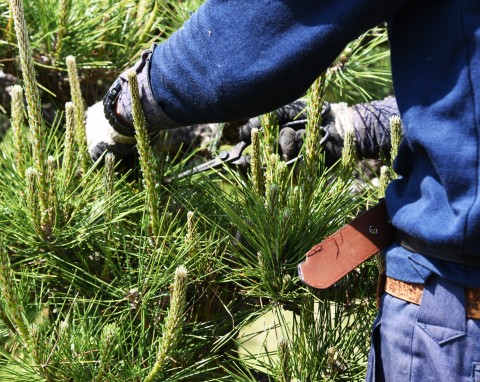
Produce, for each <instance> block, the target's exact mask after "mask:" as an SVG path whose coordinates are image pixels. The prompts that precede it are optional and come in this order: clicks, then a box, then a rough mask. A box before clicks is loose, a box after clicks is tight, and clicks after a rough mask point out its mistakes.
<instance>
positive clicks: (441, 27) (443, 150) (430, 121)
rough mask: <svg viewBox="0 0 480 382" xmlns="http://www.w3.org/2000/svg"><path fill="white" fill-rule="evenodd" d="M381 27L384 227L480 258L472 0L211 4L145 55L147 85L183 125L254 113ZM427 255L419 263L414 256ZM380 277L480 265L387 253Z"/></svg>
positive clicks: (469, 278)
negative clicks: (387, 167)
mask: <svg viewBox="0 0 480 382" xmlns="http://www.w3.org/2000/svg"><path fill="white" fill-rule="evenodd" d="M384 21H388V25H389V39H390V46H391V60H392V73H393V82H394V89H395V95H396V98H397V103H398V107H399V111H400V114H401V117H402V122H403V126H404V130H405V139H404V141H403V143H402V145H401V147H400V150H399V154H398V157H397V160H396V163H395V170H396V171H397V173H398V174H399V175H400V177H399V179H398V180H395V181H393V182H392V183H391V184H390V185H389V187H388V189H387V193H386V200H387V207H388V211H389V215H390V217H391V219H392V223H393V224H394V225H395V226H396V227H397V228H399V229H400V230H402V231H404V232H406V233H408V234H410V235H412V236H414V237H416V238H418V239H419V240H423V241H425V242H427V243H428V244H429V245H430V246H431V247H432V248H448V249H449V250H451V251H454V252H455V253H458V256H464V255H468V256H480V198H479V181H480V170H479V152H480V149H479V142H480V136H479V134H480V132H479V124H480V123H479V118H480V110H479V108H480V1H478V0H412V1H407V0H390V1H384V0H334V1H332V0H310V1H307V0H291V1H287V0H283V1H280V0H247V1H245V0H241V1H240V0H210V1H206V3H205V4H204V5H203V6H202V7H200V9H199V10H198V11H197V12H195V13H194V14H193V15H192V17H191V19H190V20H189V21H187V22H186V23H185V24H184V26H183V27H182V28H181V29H180V30H178V31H177V32H176V33H174V34H173V35H172V36H171V38H169V39H168V40H167V41H166V42H165V43H163V44H161V45H160V46H158V48H157V49H156V50H155V52H154V55H153V59H152V62H151V72H150V73H151V85H152V88H153V93H154V96H155V98H156V100H157V101H158V103H159V105H160V106H161V107H162V108H163V109H164V111H165V112H166V113H167V114H168V115H169V116H170V117H171V118H172V119H174V120H176V121H178V122H181V123H184V124H187V125H188V124H195V123H201V122H220V121H231V120H237V119H243V118H246V117H251V116H254V115H259V114H262V113H265V112H267V111H270V110H273V109H275V108H277V107H279V106H282V105H284V104H286V103H288V102H290V101H292V100H294V99H296V98H298V97H300V96H301V95H302V94H304V92H305V91H306V89H307V88H308V87H309V85H310V84H311V83H312V82H313V81H314V80H315V78H317V77H318V76H319V75H320V74H321V73H322V72H323V71H324V70H325V69H326V68H327V67H328V66H329V65H330V64H331V63H332V62H333V61H334V59H335V58H336V57H337V56H338V54H339V53H340V52H341V50H342V49H343V48H344V47H345V45H346V44H347V43H348V42H350V41H351V40H353V39H354V38H356V37H358V36H359V35H360V34H362V33H363V32H365V31H367V30H368V29H369V28H372V27H374V26H376V25H378V24H379V23H381V22H384ZM423 255H426V256H423ZM386 259H387V274H388V275H390V276H391V277H395V278H399V279H402V280H406V281H417V282H421V281H422V280H424V279H425V278H426V277H428V275H429V274H430V273H431V272H434V273H437V274H440V275H441V276H443V277H445V278H449V279H452V280H454V281H460V282H462V283H465V284H469V285H471V286H480V268H476V267H471V266H464V265H457V264H454V263H451V262H446V261H442V260H438V259H433V258H431V257H428V253H424V254H422V255H420V254H412V253H410V252H408V251H406V250H405V249H403V248H400V247H398V246H393V247H391V248H390V249H388V250H387V251H386Z"/></svg>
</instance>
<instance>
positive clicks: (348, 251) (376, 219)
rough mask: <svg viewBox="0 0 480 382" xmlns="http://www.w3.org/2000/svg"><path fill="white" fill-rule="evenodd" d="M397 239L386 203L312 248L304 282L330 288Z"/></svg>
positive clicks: (302, 274)
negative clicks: (389, 220) (389, 219)
mask: <svg viewBox="0 0 480 382" xmlns="http://www.w3.org/2000/svg"><path fill="white" fill-rule="evenodd" d="M394 239H395V229H394V228H393V226H392V225H391V224H390V223H389V222H388V215H387V208H386V206H385V202H384V201H382V202H380V203H379V204H377V205H376V206H375V207H373V208H371V209H369V210H367V211H366V212H364V213H363V214H361V215H359V216H358V217H357V218H355V219H354V220H353V221H352V222H351V223H350V224H348V225H346V226H345V227H343V228H341V229H340V230H339V231H337V232H335V233H334V234H332V235H330V236H329V237H327V238H326V239H325V240H324V241H322V242H321V243H319V244H317V245H315V246H314V247H313V248H312V249H310V251H308V252H307V255H306V260H305V261H304V262H302V263H300V264H299V265H298V272H299V274H300V279H301V280H302V281H303V282H304V283H305V284H307V285H309V286H311V287H313V288H319V289H325V288H328V287H330V286H332V285H333V284H335V283H336V282H337V281H338V280H340V279H341V278H342V277H343V276H345V275H346V274H347V273H349V272H350V271H352V270H353V269H355V268H356V267H358V266H359V265H360V264H362V263H363V262H364V261H366V260H367V259H369V258H370V257H372V256H373V255H375V254H376V253H378V252H379V251H380V250H382V249H383V248H386V247H388V246H389V245H390V244H392V243H393V241H394Z"/></svg>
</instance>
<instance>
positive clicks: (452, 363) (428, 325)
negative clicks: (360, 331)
mask: <svg viewBox="0 0 480 382" xmlns="http://www.w3.org/2000/svg"><path fill="white" fill-rule="evenodd" d="M367 381H368V382H407V381H412V382H427V381H432V382H433V381H435V382H467V381H468V382H480V320H474V319H469V318H467V317H466V313H465V292H464V288H463V286H461V285H459V284H456V283H452V282H450V281H447V280H445V279H443V278H440V277H439V276H432V277H430V278H429V279H428V280H427V281H426V284H425V289H424V293H423V296H422V301H421V304H420V305H419V306H418V305H415V304H411V303H408V302H406V301H403V300H400V299H398V298H396V297H393V296H391V295H389V294H384V295H383V296H382V301H381V307H380V311H379V314H378V316H377V319H376V320H375V322H374V325H373V331H372V344H371V349H370V354H369V359H368V370H367Z"/></svg>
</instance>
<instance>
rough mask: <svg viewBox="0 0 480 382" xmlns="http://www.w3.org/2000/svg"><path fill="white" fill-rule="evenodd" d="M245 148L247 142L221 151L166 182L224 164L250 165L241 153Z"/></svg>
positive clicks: (248, 160) (217, 167)
mask: <svg viewBox="0 0 480 382" xmlns="http://www.w3.org/2000/svg"><path fill="white" fill-rule="evenodd" d="M247 146H248V143H247V142H244V141H240V142H238V143H237V144H236V145H235V146H234V147H233V148H231V149H230V150H228V151H221V152H220V154H218V156H217V157H216V158H214V159H212V160H210V161H208V162H205V163H202V164H200V165H198V166H195V167H193V168H191V169H190V170H186V171H183V172H181V173H180V174H177V175H175V176H174V177H173V178H167V179H166V182H167V183H170V182H171V181H172V180H173V179H182V178H185V177H187V176H192V175H195V174H199V173H202V172H204V171H209V170H215V169H219V168H222V167H223V166H224V165H225V164H228V165H234V166H235V165H236V166H244V167H246V166H247V165H248V164H249V163H250V157H248V156H245V155H242V153H243V151H244V150H245V148H246V147H247Z"/></svg>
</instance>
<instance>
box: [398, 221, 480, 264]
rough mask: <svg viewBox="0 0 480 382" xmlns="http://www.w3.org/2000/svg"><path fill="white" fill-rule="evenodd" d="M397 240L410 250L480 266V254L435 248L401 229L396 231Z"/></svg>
mask: <svg viewBox="0 0 480 382" xmlns="http://www.w3.org/2000/svg"><path fill="white" fill-rule="evenodd" d="M395 241H396V242H397V243H398V244H400V245H401V246H402V247H403V248H405V249H406V250H407V251H410V252H414V253H421V254H422V255H425V256H428V257H434V258H436V259H441V260H446V261H451V262H454V263H458V264H464V265H471V266H474V267H480V256H476V257H474V256H466V255H459V253H458V250H451V249H449V248H446V247H435V248H433V247H430V246H429V245H428V244H427V243H425V242H423V241H422V240H419V239H417V238H416V237H413V236H410V235H409V234H407V233H405V232H403V231H400V230H397V231H396V234H395Z"/></svg>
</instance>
